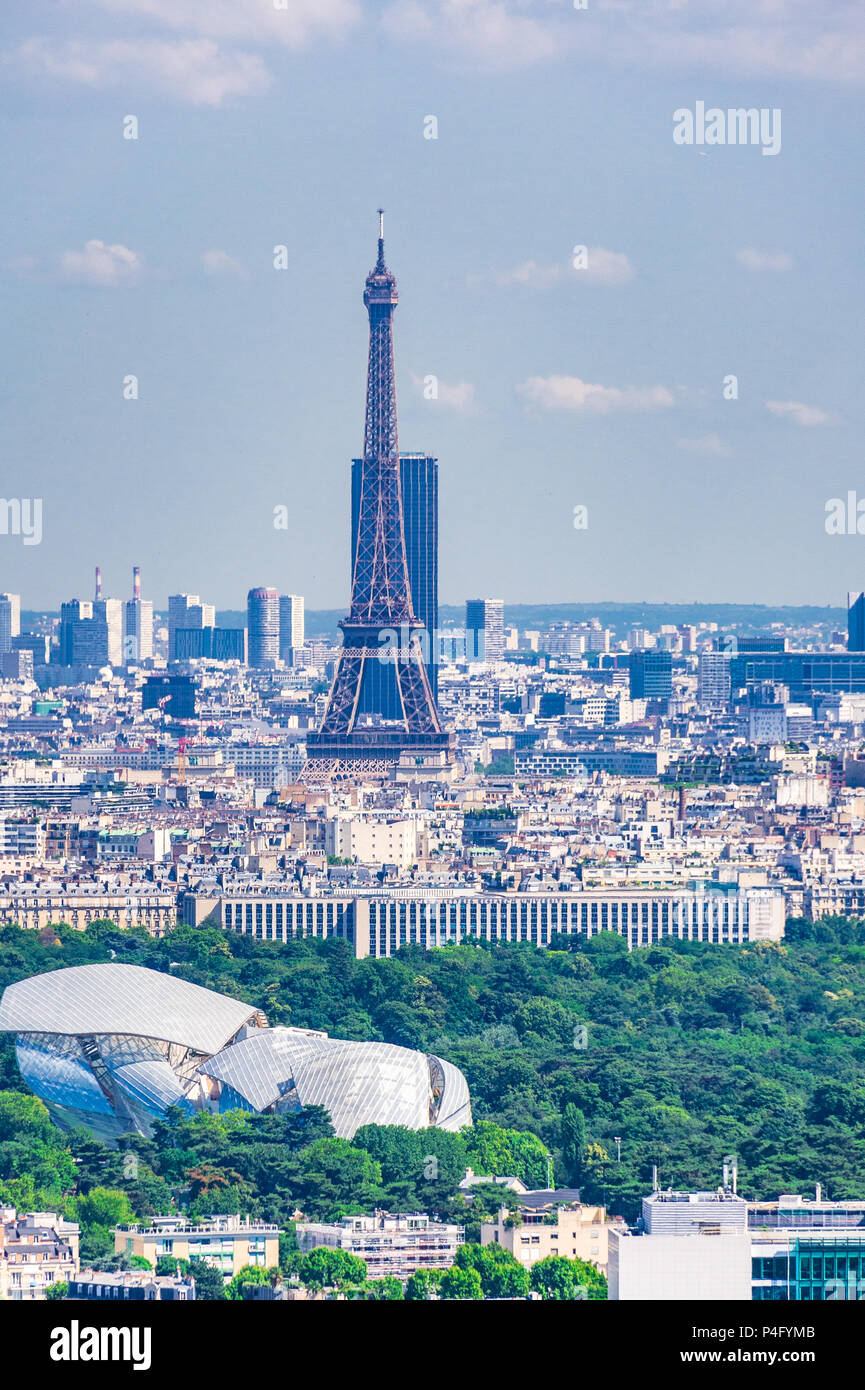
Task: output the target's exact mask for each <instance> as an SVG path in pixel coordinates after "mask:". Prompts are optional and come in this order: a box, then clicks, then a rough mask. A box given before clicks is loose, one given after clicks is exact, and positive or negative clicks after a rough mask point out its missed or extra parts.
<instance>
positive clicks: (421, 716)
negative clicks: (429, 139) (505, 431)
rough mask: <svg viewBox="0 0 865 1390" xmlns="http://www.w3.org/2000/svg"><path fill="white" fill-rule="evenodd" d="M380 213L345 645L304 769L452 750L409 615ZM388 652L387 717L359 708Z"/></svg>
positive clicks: (445, 756) (366, 766)
mask: <svg viewBox="0 0 865 1390" xmlns="http://www.w3.org/2000/svg"><path fill="white" fill-rule="evenodd" d="M379 217H380V219H381V220H380V223H379V241H378V260H377V262H376V265H375V268H374V269H373V270H371V271H370V273H369V275H368V276H367V278H366V288H365V290H364V296H363V302H364V304H365V305H366V308H367V312H368V313H369V368H368V373H367V385H366V423H365V427H364V439H363V465H362V470H361V481H360V503H359V511H358V521H357V542H356V548H355V555H354V572H353V576H352V591H351V607H350V610H349V614H348V617H347V618H344V619H343V620H342V622H341V623H340V627H341V628H342V633H343V645H342V651H341V652H340V657H339V662H338V665H337V668H336V674H335V676H334V680H333V686H332V687H331V691H330V696H329V698H328V702H327V708H326V710H325V713H324V717H323V719H322V722H321V727H320V728H319V730H318V732H317V733H315V734H310V736H309V738H308V739H307V749H308V753H309V759H310V762H309V764H308V770H307V776H315V775H316V774H317V773H319V774H325V775H328V776H345V777H358V778H361V777H364V776H387V775H388V774H389V773H390V772H391V771H392V770H393V768H394V766H395V764H396V763H398V762H399V761H400V759H401V758H403V757H404V755H406V754H409V755H414V761H415V763H416V764H417V765H418V768H419V769H421V770H422V769H423V768H424V767H427V768H428V769H429V770H430V771H432V770H433V769H434V768H435V767H436V766H444V765H446V764H447V763H448V762H449V761H450V760H451V758H452V747H453V737H452V735H449V734H447V733H445V732H444V730H443V729H442V725H441V719H440V717H439V712H438V708H437V706H436V702H435V697H434V695H433V692H432V688H431V686H430V681H429V675H428V673H427V669H426V663H425V661H424V656H423V651H424V645H426V646H428V645H429V642H430V641H431V640H432V639H431V635H429V636H428V635H427V634H426V633H425V630H424V625H423V623H422V622H421V621H420V620H419V619H418V617H417V616H416V613H415V609H414V605H413V603H412V594H411V584H410V581H409V570H408V562H407V558H406V544H405V524H404V518H403V508H402V488H401V485H400V459H399V443H398V440H397V420H396V387H395V381H394V362H393V311H394V309H395V307H396V304H397V299H398V296H397V292H396V280H395V278H394V276H393V275H392V274H391V272H390V271H389V270H388V269H387V266H386V265H385V261H384V228H383V219H382V218H381V212H379ZM388 659H390V660H391V661H393V662H394V665H393V671H394V674H395V676H396V694H397V702H398V707H397V709H396V710H395V711H394V712H395V714H396V717H395V718H394V719H392V720H391V719H386V718H383V717H382V716H381V715H376V714H371V713H367V712H366V711H369V710H372V709H375V701H374V700H373V699H371V698H369V697H368V695H367V691H368V690H369V688H370V687H371V686H374V685H375V684H376V682H377V681H378V679H379V678H380V672H381V663H382V661H385V660H388Z"/></svg>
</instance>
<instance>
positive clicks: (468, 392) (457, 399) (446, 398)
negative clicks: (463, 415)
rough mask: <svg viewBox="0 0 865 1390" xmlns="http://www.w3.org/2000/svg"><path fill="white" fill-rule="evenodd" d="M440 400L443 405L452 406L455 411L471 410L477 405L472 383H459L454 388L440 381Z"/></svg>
mask: <svg viewBox="0 0 865 1390" xmlns="http://www.w3.org/2000/svg"><path fill="white" fill-rule="evenodd" d="M438 399H439V402H440V404H441V405H447V406H450V407H451V409H453V410H471V408H472V406H473V405H474V403H475V388H474V386H473V385H472V383H471V382H470V381H457V382H455V383H454V385H453V386H449V385H448V384H447V382H446V381H440V382H439V394H438Z"/></svg>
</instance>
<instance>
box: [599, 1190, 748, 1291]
mask: <svg viewBox="0 0 865 1390" xmlns="http://www.w3.org/2000/svg"><path fill="white" fill-rule="evenodd" d="M641 1225H642V1230H641V1231H639V1232H633V1231H628V1230H620V1229H617V1228H614V1227H611V1228H610V1231H609V1263H608V1266H607V1278H608V1284H609V1297H610V1299H611V1300H615V1301H619V1302H633V1301H644V1302H663V1303H669V1302H676V1301H680V1300H681V1301H686V1302H687V1301H694V1302H713V1303H722V1302H728V1301H730V1300H742V1301H747V1300H750V1298H751V1237H750V1233H749V1231H748V1203H747V1202H746V1201H745V1200H744V1198H742V1197H738V1196H737V1195H736V1194H735V1193H732V1192H728V1191H723V1190H719V1191H718V1192H653V1193H652V1195H651V1196H650V1197H644V1198H643V1209H642V1222H641Z"/></svg>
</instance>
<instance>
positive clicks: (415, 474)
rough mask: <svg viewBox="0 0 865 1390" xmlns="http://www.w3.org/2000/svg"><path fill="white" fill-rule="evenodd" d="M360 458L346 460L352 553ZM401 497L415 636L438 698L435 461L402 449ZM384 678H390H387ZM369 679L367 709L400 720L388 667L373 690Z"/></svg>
mask: <svg viewBox="0 0 865 1390" xmlns="http://www.w3.org/2000/svg"><path fill="white" fill-rule="evenodd" d="M362 476H363V459H352V461H351V553H352V555H354V554H355V552H356V550H357V526H358V518H359V516H360V485H361V478H362ZM399 478H400V498H401V500H402V514H403V526H404V528H405V555H406V563H407V564H408V579H409V588H410V589H411V599H412V607H413V608H414V612H415V617H416V618H417V620H418V622H421V623H423V625H424V628H425V632H424V633H419V634H418V641H419V642H420V643H421V646H422V648H423V654H424V660H425V661H426V665H427V674H428V675H429V680H430V686H431V688H432V692H433V695H434V697H435V698H436V699H438V668H439V653H438V650H437V648H438V642H437V640H436V636H435V634H436V632H437V631H438V621H439V595H438V526H439V518H438V460H437V459H434V458H430V456H429V455H428V454H408V453H401V454H400V456H399ZM387 677H389V679H387ZM373 686H374V683H373V682H372V681H369V682H368V683H367V686H366V690H365V692H364V693H365V695H366V696H367V698H369V697H370V696H374V697H375V699H374V703H373V705H372V706H371V708H370V711H369V712H371V713H372V712H378V713H379V714H382V715H384V717H385V718H386V719H398V718H399V692H398V690H397V683H396V677H395V675H394V673H393V670H392V669H391V668H389V667H387V668H384V670H383V673H382V679H381V680H380V681H379V688H378V690H374V688H373Z"/></svg>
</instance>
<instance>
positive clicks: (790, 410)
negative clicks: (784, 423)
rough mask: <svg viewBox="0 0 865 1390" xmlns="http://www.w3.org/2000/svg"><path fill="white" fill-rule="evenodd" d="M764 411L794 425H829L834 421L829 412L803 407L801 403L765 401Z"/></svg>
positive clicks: (813, 407) (807, 406) (808, 406)
mask: <svg viewBox="0 0 865 1390" xmlns="http://www.w3.org/2000/svg"><path fill="white" fill-rule="evenodd" d="M766 409H767V410H771V412H772V414H773V415H780V416H781V417H782V418H783V419H786V420H792V421H793V423H794V425H831V424H832V423H833V422H834V420H835V416H834V415H832V414H830V412H829V411H826V410H821V409H820V407H819V406H817V405H804V404H803V402H802V401H767V402H766Z"/></svg>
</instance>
